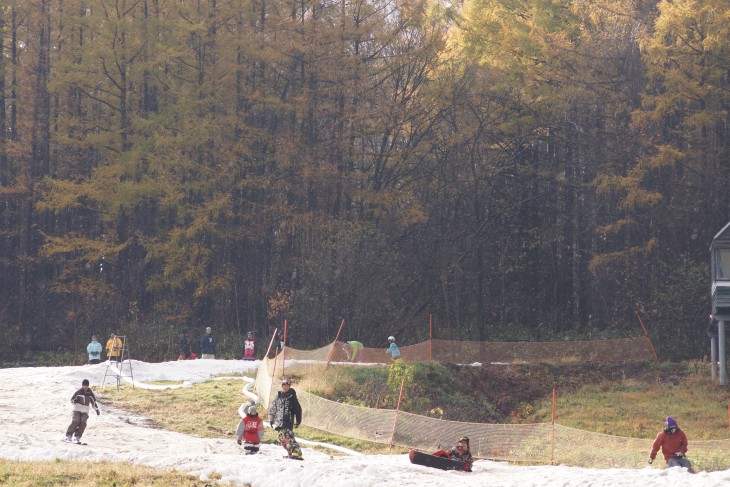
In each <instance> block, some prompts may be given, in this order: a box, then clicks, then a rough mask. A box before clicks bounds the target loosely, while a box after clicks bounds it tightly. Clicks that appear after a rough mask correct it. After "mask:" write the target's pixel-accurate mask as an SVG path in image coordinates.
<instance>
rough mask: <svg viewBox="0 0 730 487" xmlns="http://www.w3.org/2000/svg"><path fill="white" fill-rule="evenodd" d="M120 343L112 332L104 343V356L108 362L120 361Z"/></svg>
mask: <svg viewBox="0 0 730 487" xmlns="http://www.w3.org/2000/svg"><path fill="white" fill-rule="evenodd" d="M123 346H124V345H122V341H121V340H120V339H119V337H118V336H117V332H115V331H113V332H112V333H111V337H110V338H109V340H107V342H106V356H107V358H108V359H109V361H110V362H112V361H116V362H121V361H122V347H123Z"/></svg>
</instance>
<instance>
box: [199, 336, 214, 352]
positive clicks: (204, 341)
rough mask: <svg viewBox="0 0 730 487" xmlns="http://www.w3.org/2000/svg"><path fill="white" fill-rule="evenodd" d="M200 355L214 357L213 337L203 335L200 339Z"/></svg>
mask: <svg viewBox="0 0 730 487" xmlns="http://www.w3.org/2000/svg"><path fill="white" fill-rule="evenodd" d="M200 353H201V354H208V355H215V337H214V336H213V335H207V334H206V335H203V336H202V337H200Z"/></svg>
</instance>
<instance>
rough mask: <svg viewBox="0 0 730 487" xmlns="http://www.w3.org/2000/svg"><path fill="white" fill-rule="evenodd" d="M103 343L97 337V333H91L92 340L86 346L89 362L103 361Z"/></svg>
mask: <svg viewBox="0 0 730 487" xmlns="http://www.w3.org/2000/svg"><path fill="white" fill-rule="evenodd" d="M101 350H102V348H101V343H99V342H98V341H97V339H96V335H91V342H90V343H89V344H88V345H87V346H86V353H88V354H89V363H90V364H98V363H100V362H101Z"/></svg>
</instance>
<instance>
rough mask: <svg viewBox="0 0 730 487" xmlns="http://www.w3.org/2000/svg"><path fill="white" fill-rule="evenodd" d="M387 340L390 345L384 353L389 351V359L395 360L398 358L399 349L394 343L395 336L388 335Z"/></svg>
mask: <svg viewBox="0 0 730 487" xmlns="http://www.w3.org/2000/svg"><path fill="white" fill-rule="evenodd" d="M388 342H389V343H390V346H389V347H388V350H386V351H385V353H389V354H390V359H391V360H393V361H395V360H397V359H399V358H400V349H399V348H398V345H396V344H395V337H394V336H393V335H391V336H389V337H388Z"/></svg>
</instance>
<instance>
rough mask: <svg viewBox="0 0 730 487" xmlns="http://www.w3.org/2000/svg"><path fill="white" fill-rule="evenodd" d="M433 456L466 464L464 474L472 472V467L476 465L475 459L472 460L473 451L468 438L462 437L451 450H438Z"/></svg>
mask: <svg viewBox="0 0 730 487" xmlns="http://www.w3.org/2000/svg"><path fill="white" fill-rule="evenodd" d="M433 455H435V456H437V457H444V458H450V459H451V460H459V461H461V462H464V467H463V470H464V472H471V465H472V464H473V463H474V458H472V456H471V451H470V450H469V438H468V437H466V436H462V437H461V439H460V440H459V442H458V443H457V444H456V446H455V447H454V448H452V449H451V450H448V451H447V450H438V451H436V452H434V453H433Z"/></svg>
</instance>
